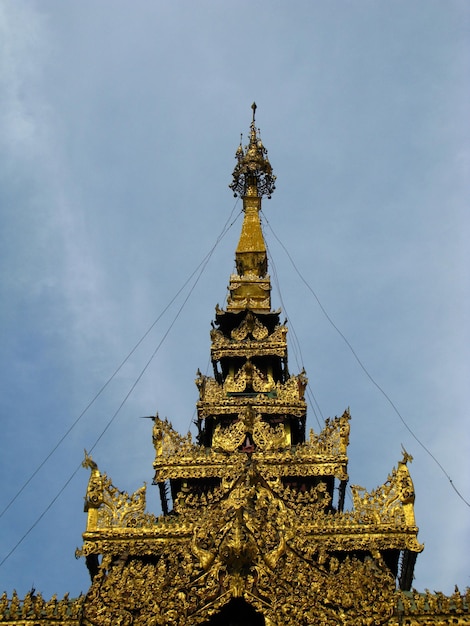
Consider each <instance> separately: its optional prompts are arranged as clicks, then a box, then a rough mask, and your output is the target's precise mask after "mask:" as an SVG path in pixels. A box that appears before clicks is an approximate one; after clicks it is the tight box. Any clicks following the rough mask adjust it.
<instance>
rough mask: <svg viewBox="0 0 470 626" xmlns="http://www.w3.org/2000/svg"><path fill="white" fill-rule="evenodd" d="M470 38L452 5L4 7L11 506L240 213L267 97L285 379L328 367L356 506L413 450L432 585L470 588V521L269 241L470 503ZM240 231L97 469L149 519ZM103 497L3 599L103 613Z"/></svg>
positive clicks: (7, 542) (319, 385) (40, 544)
mask: <svg viewBox="0 0 470 626" xmlns="http://www.w3.org/2000/svg"><path fill="white" fill-rule="evenodd" d="M469 27H470V5H469V4H468V2H466V1H456V0H448V1H447V2H445V3H444V2H440V1H434V0H414V1H413V2H409V0H407V1H406V2H401V1H399V0H396V1H393V2H376V1H368V0H363V1H349V2H348V1H341V2H340V1H337V0H330V1H329V2H319V1H315V2H312V1H308V2H307V1H297V2H295V3H287V2H280V1H279V2H268V1H267V0H266V1H255V2H247V1H241V2H238V3H217V2H190V1H189V0H188V1H186V2H179V1H176V2H175V1H173V2H162V1H159V2H150V1H145V2H144V1H137V2H132V3H130V2H122V1H116V0H113V1H112V2H111V1H110V0H103V1H102V2H100V3H96V2H91V1H87V0H85V1H82V2H80V3H78V2H59V1H58V0H54V1H53V0H42V1H41V2H32V1H24V2H21V3H19V2H6V1H0V217H1V229H0V271H1V281H0V290H1V293H0V301H1V303H2V304H1V309H0V315H1V324H0V332H1V351H0V370H1V377H0V380H1V397H0V415H1V420H2V444H3V445H2V450H3V452H2V455H1V458H0V479H1V490H2V491H1V492H2V500H3V502H4V503H5V504H6V503H7V502H9V501H10V499H11V498H12V497H13V496H14V495H15V494H16V493H17V491H18V489H19V488H20V487H21V485H22V484H23V483H24V481H25V480H26V479H28V478H29V477H30V476H31V474H32V472H33V471H34V469H35V468H36V467H38V465H39V464H40V463H41V462H42V461H43V460H44V458H45V457H46V456H47V455H48V454H49V452H50V451H51V450H52V448H53V447H54V446H55V445H56V443H57V441H58V440H59V439H60V438H61V437H62V436H63V435H64V433H65V432H66V431H67V429H68V428H69V427H70V426H71V424H72V423H73V422H74V421H75V420H76V419H77V417H78V416H79V415H80V413H81V412H82V411H83V409H84V408H85V407H86V406H87V404H88V403H89V402H90V400H91V399H92V398H93V397H94V395H95V394H96V392H97V391H98V390H99V389H100V387H101V386H102V385H103V384H104V383H105V382H106V380H107V379H108V378H109V376H110V375H111V374H112V372H113V371H114V370H115V369H116V367H117V366H118V365H119V363H121V361H122V360H123V358H124V357H125V356H126V355H127V354H128V352H129V351H130V350H131V348H132V347H133V346H134V345H135V344H136V343H137V341H138V340H139V339H140V338H141V337H142V335H143V334H144V333H145V331H146V330H147V329H148V328H149V326H150V325H151V324H152V322H153V321H154V320H155V319H156V318H157V316H158V315H159V314H160V313H161V311H163V309H164V308H165V307H166V306H167V304H168V303H169V302H170V300H171V299H172V298H173V296H174V295H175V293H176V292H177V291H178V290H179V289H180V288H181V287H182V286H183V284H184V283H185V281H186V280H187V278H188V277H189V276H190V275H191V273H192V272H193V270H194V269H195V268H196V267H197V265H198V264H199V263H200V261H201V260H202V259H203V258H204V256H205V255H206V254H207V253H208V252H209V251H210V250H211V249H212V247H213V245H214V243H215V241H216V239H217V237H218V235H219V233H220V232H221V230H222V228H223V225H224V224H225V222H226V220H227V219H228V218H229V216H230V214H231V212H232V209H234V207H235V212H234V216H236V215H239V211H240V205H239V204H238V205H237V206H235V200H234V198H233V197H232V194H231V192H230V190H229V189H228V184H229V182H230V181H231V171H232V168H233V165H234V163H235V161H234V160H233V155H234V152H235V149H236V147H237V145H238V142H239V137H240V132H243V133H245V134H246V132H247V131H248V127H249V122H250V119H251V109H250V105H251V103H252V102H253V100H256V102H257V104H258V111H257V124H258V125H259V126H260V128H261V135H262V139H263V142H264V144H265V145H266V146H267V148H268V150H269V156H270V160H271V163H272V165H273V168H274V171H275V173H276V174H277V176H278V181H277V182H278V184H277V189H276V192H275V194H274V195H273V198H272V200H270V201H265V202H264V205H263V211H264V216H265V223H266V227H265V231H266V239H267V243H268V247H269V251H270V263H271V265H270V271H271V275H272V276H273V278H274V275H275V276H276V279H277V280H276V281H274V280H273V282H277V281H278V282H279V286H280V293H279V292H278V291H277V289H276V288H275V289H274V290H273V305H274V307H278V306H281V300H282V303H283V307H284V309H285V310H284V312H285V314H286V316H287V318H288V320H289V328H290V339H291V340H292V339H293V337H294V335H295V336H296V337H297V339H298V341H299V342H300V344H301V352H300V351H299V350H298V349H297V348H296V346H295V345H294V344H291V347H290V369H291V371H292V372H293V373H295V372H297V371H298V370H299V369H301V367H302V365H304V366H305V368H306V370H307V374H308V376H309V381H310V388H311V390H312V393H313V394H314V395H315V398H316V400H317V402H318V404H319V406H320V408H321V411H322V414H323V416H324V417H327V416H333V415H339V414H341V413H342V412H343V410H344V409H345V408H346V407H348V406H350V408H351V414H352V424H351V444H350V450H349V453H350V481H351V483H352V484H360V485H363V486H365V487H367V488H368V489H373V488H374V487H376V486H377V485H379V484H382V483H383V482H384V481H385V480H386V478H387V475H388V473H389V472H390V471H391V469H392V467H393V466H394V465H396V463H397V461H398V460H399V459H400V458H401V445H402V444H403V445H404V446H405V448H406V449H407V451H408V452H409V453H411V454H412V455H413V457H414V462H413V464H412V465H411V472H412V476H413V479H414V482H415V487H416V492H417V499H416V517H417V523H418V525H419V527H420V533H419V539H420V541H421V542H423V543H424V544H425V551H424V552H423V554H421V555H420V556H419V558H418V564H417V568H416V580H415V586H416V587H417V588H418V589H425V588H430V589H440V590H443V591H445V592H447V593H449V592H452V591H453V586H454V584H456V583H457V584H458V585H459V586H460V587H461V588H465V587H466V586H468V585H470V580H469V578H470V577H469V571H468V557H467V554H468V550H469V548H470V545H469V539H470V510H469V507H468V506H467V505H466V504H465V503H464V502H463V501H462V500H461V499H460V498H459V497H458V496H457V495H456V493H455V492H454V491H453V489H452V487H451V486H450V484H449V481H448V480H447V478H446V477H445V476H444V475H443V473H442V472H441V471H440V469H439V468H438V467H437V465H436V464H435V462H434V461H433V460H432V459H431V458H430V457H429V455H428V454H427V453H426V452H425V451H424V450H423V449H422V448H421V447H420V445H419V444H418V443H417V442H416V441H415V439H413V437H412V436H411V435H410V433H409V432H408V430H407V429H406V428H405V427H404V426H403V424H402V422H401V421H400V419H399V418H398V417H397V415H396V414H395V413H394V411H393V409H392V408H391V406H390V404H389V403H388V402H387V401H386V399H385V398H384V397H383V396H382V394H381V393H380V392H379V391H378V390H377V388H376V387H374V386H373V385H372V384H371V382H370V380H369V379H368V378H367V376H366V375H365V374H364V372H363V371H362V370H361V368H360V367H359V366H358V364H357V362H356V361H355V359H354V357H353V355H352V354H351V352H350V351H349V349H348V348H347V346H346V344H345V343H344V342H343V341H342V339H341V338H340V336H339V335H338V334H337V332H336V331H335V330H334V328H333V327H332V326H331V324H330V323H329V322H328V320H327V319H326V318H325V316H324V315H323V313H322V312H321V310H320V308H319V306H318V304H317V302H316V301H315V299H314V298H313V296H312V295H311V293H310V292H309V291H308V290H307V289H306V287H305V285H304V283H303V282H302V281H301V279H300V278H299V276H298V274H297V273H296V271H295V269H294V268H293V266H292V264H291V262H290V260H289V259H288V257H287V256H286V254H285V252H284V251H283V249H282V247H281V246H280V245H279V244H278V242H277V240H276V237H275V236H274V235H273V233H275V235H276V236H277V237H278V238H279V239H280V240H281V241H282V244H283V245H284V246H285V247H286V248H287V250H288V251H289V254H290V255H291V257H292V258H293V259H294V261H295V264H296V266H297V268H298V269H299V271H300V272H301V274H302V275H303V276H304V277H305V279H306V280H307V281H308V283H309V284H310V286H311V287H312V289H313V290H314V291H315V293H316V294H317V296H318V297H319V299H320V301H321V303H322V305H323V306H324V307H325V309H326V310H327V312H328V314H329V315H330V317H331V318H332V319H333V321H334V322H335V324H336V325H337V326H338V328H339V329H340V330H341V332H342V333H344V335H345V336H346V337H347V339H348V341H349V342H350V343H351V344H352V345H353V347H354V349H355V350H356V352H357V354H358V355H359V357H360V359H361V360H362V362H363V363H364V365H365V366H366V368H367V370H368V371H369V373H370V374H371V375H372V377H373V378H374V379H375V381H376V382H377V383H378V384H379V385H380V386H381V387H382V388H383V389H384V390H385V392H386V393H387V394H388V396H389V397H390V398H391V399H392V400H393V402H394V403H395V405H396V406H397V407H398V409H399V411H400V412H401V414H402V415H403V417H404V419H405V420H406V422H407V424H408V425H409V427H410V428H411V429H412V430H413V431H414V432H415V433H416V435H417V436H418V438H419V439H420V440H421V441H422V443H423V444H424V445H425V446H426V447H427V448H429V449H430V450H431V451H432V453H433V454H434V455H435V456H436V458H437V459H438V460H439V462H440V463H441V464H442V465H443V466H444V468H445V470H446V471H447V473H448V474H449V475H450V476H451V477H452V479H453V481H454V484H455V486H456V487H457V489H459V490H460V491H461V493H462V495H463V496H464V497H465V498H466V500H467V501H468V500H469V499H470V480H469V478H470V472H469V469H470V468H469V460H468V458H469V454H468V450H469V443H470V442H469V439H470V435H469V431H470V428H469V417H468V380H469V378H470V376H469V374H470V364H469V358H468V345H469V339H470V337H469V327H470V326H469V319H470V315H469V314H470V299H469V293H470V292H469V287H470V285H469V274H468V267H469V261H470V258H469V256H470V254H469V247H468V240H469V236H470V232H469V231H470V225H469V217H468V208H467V204H468V195H469V182H468V181H469V162H470V157H469V125H468V110H469V99H470V98H469V78H468V76H469V59H470V54H469V43H468V42H469V38H468V35H469ZM233 219H234V218H233ZM240 225H241V221H240V217H238V219H237V221H236V222H235V224H234V225H233V227H231V228H230V230H229V232H228V233H227V235H226V236H225V237H224V239H223V240H222V241H221V243H220V244H219V245H218V246H217V248H216V250H215V252H214V254H213V255H212V257H211V259H210V261H209V263H208V265H207V267H206V269H205V271H204V273H203V275H202V276H201V278H200V280H199V282H198V283H197V285H196V286H195V289H194V291H193V292H192V294H191V296H190V298H189V300H188V302H187V304H186V305H185V307H184V308H183V310H182V312H181V314H180V315H179V317H178V319H177V321H176V323H175V324H174V326H173V327H172V329H171V331H170V332H169V334H168V337H167V338H166V339H165V341H164V343H163V344H162V346H161V348H160V349H159V350H158V352H157V355H156V357H155V358H154V359H153V360H152V362H151V364H150V366H149V367H148V369H147V370H146V372H145V374H144V375H143V376H142V378H141V380H140V382H139V383H138V385H137V386H136V389H135V390H134V392H133V393H132V394H131V395H130V397H129V399H128V400H127V401H126V402H125V404H124V406H123V408H122V409H121V411H120V412H119V414H118V415H117V417H116V418H115V420H114V421H113V422H112V424H111V426H110V427H109V428H108V430H107V431H106V433H105V434H104V435H103V437H102V438H101V439H100V441H99V443H98V444H97V445H96V448H95V449H94V451H93V456H94V458H95V460H96V461H97V462H98V464H99V466H100V468H101V469H102V470H103V471H106V472H107V473H108V474H109V475H110V476H111V477H112V478H113V481H114V484H115V485H116V486H118V487H119V488H120V489H124V490H127V491H134V490H135V489H137V488H138V487H139V486H140V485H141V484H142V482H144V481H147V483H148V485H149V487H148V508H149V509H150V510H152V511H154V512H158V511H159V509H158V506H159V505H158V495H157V493H156V488H154V487H152V486H151V484H150V483H151V480H152V460H153V450H152V445H151V433H150V423H149V422H148V421H147V420H141V419H138V418H139V416H142V415H152V414H154V413H155V412H156V411H157V410H158V411H159V414H160V415H161V416H168V418H169V419H170V420H171V421H172V422H173V424H174V426H175V427H177V428H178V429H179V430H180V431H181V432H186V431H187V429H188V428H189V427H190V424H191V421H192V420H193V419H194V415H195V409H194V407H195V402H196V399H197V389H196V387H195V385H194V378H195V373H196V370H197V369H198V368H200V369H201V370H202V371H206V368H207V366H208V363H209V347H210V342H209V330H210V321H211V319H213V315H214V307H215V305H216V304H217V303H219V304H220V305H223V303H224V299H225V295H226V285H227V283H228V277H229V274H230V273H231V271H232V269H233V258H234V250H235V246H236V243H237V240H238V234H239V230H240ZM187 293H188V290H186V291H185V292H183V294H182V296H180V298H179V299H178V300H177V301H176V303H175V304H174V305H173V306H172V307H171V308H170V309H169V311H168V312H167V313H166V314H165V315H164V316H163V317H162V319H161V320H160V322H158V324H156V326H155V327H154V329H153V330H152V332H151V333H150V334H149V335H148V337H147V338H146V340H145V341H144V342H143V343H142V345H141V346H140V347H139V348H138V349H137V350H136V352H135V353H134V354H133V356H132V357H131V358H130V359H129V361H128V362H127V363H126V365H125V366H124V367H123V368H122V369H121V370H120V372H119V373H118V375H117V376H116V377H115V379H114V380H113V381H112V382H111V383H110V385H109V386H108V387H107V388H106V390H105V392H104V393H103V394H102V395H101V396H100V397H99V399H98V400H97V401H96V402H95V403H94V404H93V405H92V407H91V408H90V409H89V410H88V411H87V412H86V413H85V415H84V416H83V418H82V419H81V420H80V421H79V422H78V424H77V426H76V427H75V428H74V429H73V430H72V432H71V433H70V435H69V436H68V437H67V438H66V439H65V441H64V442H63V444H61V446H60V447H59V448H58V450H57V451H56V452H55V453H54V454H53V455H52V456H51V458H50V459H49V460H48V462H47V463H46V464H45V465H44V467H43V468H42V469H41V470H40V472H38V474H37V475H36V476H35V477H34V479H33V480H32V481H31V483H30V484H29V485H28V487H27V488H25V490H24V491H23V493H22V494H21V495H20V496H19V497H18V499H17V500H16V501H15V502H14V504H12V506H11V507H10V508H9V510H8V511H7V512H6V513H5V514H4V515H3V516H2V517H1V519H0V536H1V544H0V548H1V553H0V560H1V559H3V558H4V556H5V555H6V554H7V553H8V552H9V551H10V550H11V549H12V548H13V546H14V545H15V544H16V543H17V541H18V540H19V539H20V538H21V537H22V536H23V534H24V533H25V532H26V531H27V530H28V529H29V528H30V527H31V526H32V525H33V524H34V523H35V522H36V521H37V520H38V518H39V517H40V516H41V514H42V513H43V512H44V511H45V509H46V508H47V507H48V506H49V505H50V504H51V502H52V501H53V499H54V498H55V497H56V495H57V494H58V492H59V491H60V489H61V488H62V487H63V485H64V484H65V482H66V481H67V480H68V479H69V478H70V476H71V475H72V473H73V472H74V471H75V469H76V468H77V467H78V465H79V463H80V462H81V460H82V458H83V449H84V448H87V449H90V448H91V447H92V446H93V445H94V443H95V441H96V440H97V438H98V437H99V435H100V434H101V433H102V431H103V429H104V428H105V426H106V424H107V423H108V422H109V420H110V419H111V417H112V416H113V415H114V413H115V412H116V410H117V409H118V407H119V406H120V404H121V403H122V401H123V400H124V398H125V396H126V394H127V393H128V392H129V390H130V389H131V387H132V385H133V384H134V382H135V381H136V379H137V377H138V376H139V374H140V373H141V371H142V369H143V367H144V365H145V363H146V362H147V360H148V359H149V358H150V355H151V354H152V353H153V351H154V350H155V348H156V347H157V345H158V344H159V343H160V341H161V339H162V337H163V336H164V334H165V333H166V331H167V330H168V328H169V326H170V324H171V323H172V320H173V319H174V316H175V315H176V313H177V311H178V309H179V307H180V306H181V304H182V302H183V298H184V296H185V295H186V294H187ZM317 413H318V411H317ZM320 419H321V417H320ZM309 427H313V428H314V429H316V430H318V426H317V421H316V419H315V416H314V415H313V411H310V414H309ZM193 432H194V429H193ZM87 479H88V474H87V471H85V470H80V471H79V472H77V474H76V475H75V476H74V478H73V479H72V480H71V481H70V483H69V484H68V486H67V487H66V488H65V490H64V491H63V493H62V494H61V495H60V497H58V498H57V500H56V501H55V502H54V503H53V504H52V506H51V507H50V509H49V510H48V511H47V513H46V514H45V515H44V516H43V517H42V518H41V519H40V521H39V522H38V523H37V525H36V526H35V528H34V529H33V530H32V531H31V533H30V534H29V535H28V536H27V538H26V539H25V540H24V541H23V542H22V543H21V545H20V546H19V547H18V548H17V549H16V550H15V551H14V553H13V554H12V555H11V557H10V558H9V559H8V560H7V561H6V562H5V563H4V564H3V566H2V567H0V590H3V589H6V590H8V591H9V592H11V590H12V589H13V588H16V589H17V590H18V592H19V593H20V594H21V595H23V594H24V593H26V592H27V591H28V590H29V589H30V588H31V587H32V586H34V587H35V588H36V589H38V590H41V591H42V592H43V593H44V595H46V596H50V595H52V594H53V593H54V592H57V593H58V595H63V593H65V592H66V591H70V593H71V594H72V595H75V594H78V593H79V592H80V591H86V590H87V588H88V585H89V581H88V575H87V571H86V566H85V563H84V562H83V561H81V560H79V561H77V560H75V558H74V551H75V548H76V547H77V546H79V545H80V542H81V533H82V532H83V530H84V528H85V521H86V520H85V515H84V513H83V496H84V494H85V489H86V484H87ZM347 502H348V503H350V501H349V500H348V501H347Z"/></svg>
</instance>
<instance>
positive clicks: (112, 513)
mask: <svg viewBox="0 0 470 626" xmlns="http://www.w3.org/2000/svg"><path fill="white" fill-rule="evenodd" d="M83 465H84V466H85V467H89V468H90V469H91V475H90V479H89V482H88V488H87V495H86V498H85V511H88V525H87V530H95V529H98V528H109V527H120V528H133V527H139V526H143V525H146V524H148V523H149V521H153V520H154V519H155V517H154V516H153V515H149V514H147V513H145V506H146V502H145V492H146V485H145V484H144V485H143V486H142V487H140V489H138V490H137V491H135V492H134V493H133V494H131V495H129V494H127V493H126V492H125V491H120V490H119V489H117V488H116V487H115V486H114V485H113V484H112V482H111V479H110V478H108V477H107V476H106V474H101V473H100V471H99V469H98V466H97V464H96V463H95V462H94V461H93V460H92V458H91V457H90V456H89V455H88V454H87V453H86V452H85V461H84V462H83Z"/></svg>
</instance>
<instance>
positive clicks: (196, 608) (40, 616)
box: [0, 104, 470, 626]
mask: <svg viewBox="0 0 470 626" xmlns="http://www.w3.org/2000/svg"><path fill="white" fill-rule="evenodd" d="M255 111H256V105H255V104H254V105H253V118H252V122H251V126H250V139H249V143H248V145H247V146H246V147H245V148H243V147H242V145H240V147H239V148H238V150H237V153H236V159H237V164H236V167H235V170H234V172H233V182H232V184H231V185H230V187H231V188H232V190H233V191H234V193H235V194H236V195H239V196H241V197H242V201H243V211H244V219H243V224H242V228H241V235H240V240H239V243H238V246H237V248H236V251H235V262H236V272H237V273H236V274H233V275H231V276H230V283H229V296H228V300H227V305H226V309H225V310H223V309H219V308H218V307H217V309H216V313H215V321H214V324H213V328H212V330H211V334H210V337H211V350H210V357H211V363H212V368H213V375H211V376H209V375H207V374H202V373H201V372H200V371H199V370H198V372H197V378H196V386H197V388H198V392H199V399H198V401H197V407H196V408H197V425H198V435H197V437H196V438H195V439H193V437H192V436H191V434H188V435H185V436H182V435H180V434H179V433H177V432H176V431H175V430H174V429H173V427H172V425H171V423H170V422H169V421H168V420H167V419H160V418H159V416H158V414H157V415H156V416H155V417H154V418H153V430H152V440H153V444H154V448H155V459H154V463H153V468H154V472H155V473H154V484H155V485H156V486H157V488H158V490H159V493H160V497H161V502H162V514H160V515H155V514H153V513H150V512H148V511H147V509H146V485H143V486H142V487H140V488H138V489H137V490H136V491H135V492H134V493H133V494H127V493H125V492H123V491H121V490H120V489H119V488H117V487H115V486H114V485H113V482H112V480H111V479H110V478H109V477H108V476H107V475H106V474H105V473H104V472H102V471H101V470H100V469H99V467H98V465H97V463H96V462H95V461H94V460H93V459H92V458H91V457H90V456H88V455H86V456H85V460H84V463H83V465H84V466H85V467H86V468H88V469H89V470H90V479H89V482H88V488H87V492H86V498H85V512H86V514H87V524H86V530H85V532H84V533H83V545H82V547H81V548H80V549H79V550H78V551H77V557H83V558H84V559H85V561H86V564H87V566H88V569H89V572H90V576H91V581H92V582H91V587H90V589H89V591H88V593H87V594H86V596H84V597H81V598H79V599H76V600H69V599H68V597H66V598H64V599H63V600H61V601H59V602H58V601H57V599H55V598H53V599H51V600H50V601H48V602H45V601H44V600H43V599H42V597H41V596H40V595H39V594H37V595H33V594H30V595H28V596H27V597H26V598H25V599H24V600H22V601H20V600H19V599H18V598H17V596H16V595H15V594H14V595H13V596H12V597H11V598H10V599H8V598H7V596H6V595H4V596H3V597H2V599H1V600H0V624H15V625H18V626H19V624H33V623H34V624H44V625H46V624H47V625H49V624H52V623H54V624H74V625H75V624H77V626H78V624H80V625H82V624H83V625H90V626H91V625H94V626H114V625H115V624H123V625H126V626H127V625H129V626H130V625H131V624H132V625H135V626H144V625H147V624H152V625H160V624H161V625H167V624H172V625H175V626H176V625H178V626H179V625H181V626H183V625H186V624H211V625H212V626H217V625H218V624H221V623H225V622H227V621H231V623H243V624H246V625H249V624H260V625H262V624H265V625H266V626H275V625H276V626H277V625H278V626H284V625H286V626H287V625H289V626H290V625H292V626H293V625H294V624H295V625H296V626H297V625H298V624H305V625H309V624H317V623H321V624H324V625H330V624H331V625H333V624H351V625H359V624H361V625H362V624H370V625H372V624H393V625H395V624H396V625H398V624H403V623H407V624H410V625H412V624H450V623H453V624H469V623H470V617H469V592H468V590H467V592H466V594H461V593H460V592H459V591H458V590H456V591H455V593H454V594H453V595H452V596H451V597H445V596H443V595H442V594H438V593H435V594H430V593H429V592H426V593H425V594H419V593H417V592H415V591H413V590H411V585H412V580H413V569H414V564H415V560H416V557H417V555H418V553H419V552H421V550H422V549H423V546H422V545H421V544H420V543H419V541H418V528H417V526H416V521H415V515H414V498H415V493H414V486H413V482H412V479H411V476H410V472H409V469H408V463H409V462H410V461H411V457H410V456H409V455H408V454H407V453H406V452H403V456H402V458H401V459H400V460H399V461H398V463H397V465H396V467H395V468H393V469H392V470H391V472H390V474H389V475H388V477H387V478H386V480H385V482H384V483H383V484H382V485H380V486H378V487H377V488H376V489H374V490H372V491H368V490H366V489H365V488H363V487H360V486H352V487H351V493H352V502H353V505H352V508H351V509H350V510H346V509H345V492H346V487H347V483H348V481H349V476H348V445H349V432H350V421H351V415H350V413H349V409H346V410H345V411H344V412H343V413H342V415H341V416H340V417H334V418H332V419H330V418H329V419H327V420H326V421H325V425H324V428H323V429H322V430H321V431H320V432H318V433H316V432H314V431H313V430H310V431H309V432H307V428H306V418H307V404H306V401H305V397H304V396H305V389H306V386H307V384H308V380H307V376H306V373H305V372H304V371H303V370H302V371H301V372H298V373H297V374H291V373H290V372H289V368H288V347H287V332H288V329H287V326H286V325H285V324H280V322H279V314H280V311H275V310H272V308H271V282H270V277H269V274H268V258H267V252H266V244H265V241H264V235H263V230H262V224H261V219H260V210H261V203H262V198H263V197H264V196H267V197H270V196H271V194H272V192H273V191H274V188H275V187H274V183H275V176H274V174H273V172H272V168H271V165H270V163H269V160H268V156H267V150H266V148H265V147H264V145H263V144H262V142H261V139H260V134H259V131H258V130H257V128H256V126H255Z"/></svg>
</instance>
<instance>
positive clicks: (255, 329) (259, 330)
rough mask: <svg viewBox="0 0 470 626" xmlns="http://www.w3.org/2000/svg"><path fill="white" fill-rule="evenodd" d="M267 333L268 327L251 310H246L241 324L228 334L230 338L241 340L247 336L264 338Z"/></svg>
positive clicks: (258, 338)
mask: <svg viewBox="0 0 470 626" xmlns="http://www.w3.org/2000/svg"><path fill="white" fill-rule="evenodd" d="M268 334H269V331H268V329H267V328H266V326H265V325H264V324H262V323H261V322H260V320H259V319H258V318H257V317H256V315H254V314H253V313H252V312H251V311H248V313H247V314H246V317H245V319H244V320H243V321H242V322H241V324H240V325H239V326H238V327H237V328H234V329H233V330H232V332H231V334H230V336H231V338H232V339H235V340H237V341H243V340H244V339H246V338H247V337H250V338H253V339H257V340H261V339H265V338H266V337H267V336H268Z"/></svg>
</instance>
